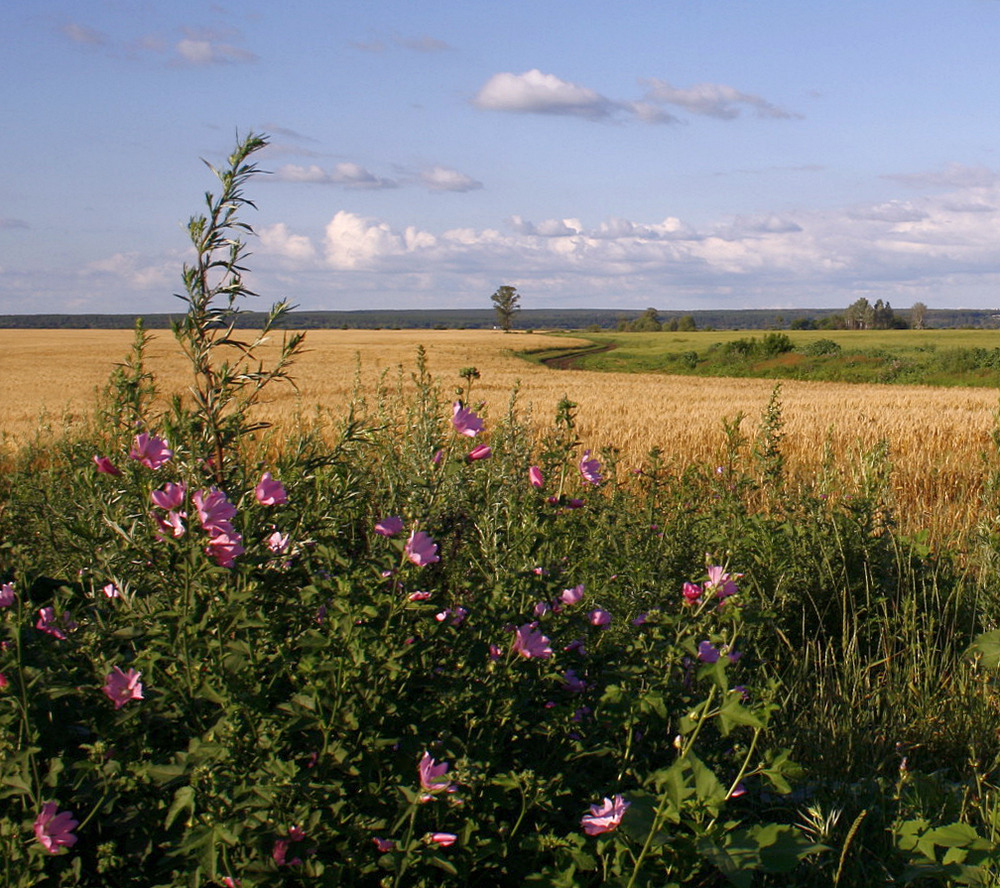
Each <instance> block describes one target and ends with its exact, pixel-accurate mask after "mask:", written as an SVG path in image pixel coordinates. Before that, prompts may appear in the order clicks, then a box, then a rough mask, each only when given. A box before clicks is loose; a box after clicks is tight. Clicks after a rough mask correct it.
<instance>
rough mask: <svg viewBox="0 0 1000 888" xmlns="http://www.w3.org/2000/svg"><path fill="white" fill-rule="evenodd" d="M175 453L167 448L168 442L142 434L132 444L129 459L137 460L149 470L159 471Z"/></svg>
mask: <svg viewBox="0 0 1000 888" xmlns="http://www.w3.org/2000/svg"><path fill="white" fill-rule="evenodd" d="M173 455H174V452H173V451H172V450H171V449H170V448H169V447H167V442H166V441H164V440H163V439H162V438H157V437H156V436H155V435H148V434H146V433H145V432H142V433H140V434H138V435H136V436H135V440H134V441H133V442H132V449H131V450H130V451H129V454H128V456H129V459H137V460H138V461H139V464H140V465H144V466H145V467H146V468H147V469H158V468H160V466H162V465H163V464H164V463H166V462H168V461H169V460H170V458H171V457H172V456H173Z"/></svg>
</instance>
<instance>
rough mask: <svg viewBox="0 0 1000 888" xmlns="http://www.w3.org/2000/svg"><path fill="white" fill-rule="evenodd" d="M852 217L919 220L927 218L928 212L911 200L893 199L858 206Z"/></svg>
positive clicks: (870, 220)
mask: <svg viewBox="0 0 1000 888" xmlns="http://www.w3.org/2000/svg"><path fill="white" fill-rule="evenodd" d="M850 216H851V218H852V219H859V220H863V221H869V222H889V223H892V224H897V223H900V222H919V221H920V220H921V219H925V218H927V213H926V212H924V211H923V210H921V209H918V208H917V207H915V206H914V205H913V204H911V203H910V202H909V201H899V200H892V201H889V202H888V203H882V204H877V205H875V206H868V207H858V208H857V209H854V210H852V211H851V212H850Z"/></svg>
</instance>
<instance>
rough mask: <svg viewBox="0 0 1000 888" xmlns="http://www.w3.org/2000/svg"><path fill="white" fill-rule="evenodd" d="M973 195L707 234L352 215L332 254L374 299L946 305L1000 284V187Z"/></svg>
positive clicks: (675, 222)
mask: <svg viewBox="0 0 1000 888" xmlns="http://www.w3.org/2000/svg"><path fill="white" fill-rule="evenodd" d="M972 193H974V194H975V195H976V198H977V200H979V201H980V202H981V206H982V208H981V209H979V210H977V211H976V212H968V211H966V210H965V209H963V208H962V204H963V201H964V200H965V199H966V198H967V197H968V194H967V193H965V192H955V193H953V194H949V195H945V196H943V197H941V198H938V199H928V200H926V201H923V202H922V203H921V204H920V205H919V206H918V205H915V204H911V203H909V202H906V201H898V200H897V201H888V202H886V203H884V204H880V205H876V206H859V207H845V208H840V209H836V210H829V211H822V212H819V211H817V212H812V213H801V212H800V213H781V214H778V213H774V214H761V215H759V216H745V217H736V218H734V219H733V220H731V221H728V222H720V223H718V224H716V225H715V226H711V227H707V228H705V229H702V230H697V229H695V228H693V227H692V226H690V225H687V224H685V223H684V222H683V221H681V220H680V219H678V218H676V217H667V218H666V219H664V220H662V221H660V222H653V223H650V222H644V221H639V220H631V219H626V218H621V217H611V218H608V219H605V220H603V221H601V222H599V223H597V224H596V225H589V226H588V225H584V224H583V223H582V222H581V221H580V220H579V219H569V218H566V219H559V218H551V219H545V220H542V221H539V222H534V221H532V220H529V219H526V218H524V217H522V216H513V217H511V218H510V220H509V229H508V232H507V233H501V232H499V231H497V230H494V229H490V228H486V229H477V228H469V227H465V228H453V229H450V230H447V231H444V232H442V233H440V234H435V233H432V232H430V231H427V230H424V229H420V228H418V227H416V226H410V227H408V228H406V229H405V230H403V231H402V232H400V231H398V230H395V229H393V228H392V227H391V226H390V225H389V224H387V223H386V222H384V221H381V220H376V219H365V218H362V217H360V216H358V215H355V214H353V213H348V212H339V213H337V214H336V216H334V217H333V219H332V220H331V222H330V223H329V225H328V226H327V228H326V237H325V241H324V256H325V261H326V267H327V268H328V269H330V271H331V272H332V273H333V274H335V275H336V273H338V272H344V271H349V272H351V274H352V277H351V278H350V280H351V282H353V283H352V284H351V285H352V286H353V285H355V284H356V285H357V286H359V287H362V286H364V287H370V288H371V289H373V290H375V289H377V287H376V282H379V281H380V282H382V284H383V285H384V286H387V287H395V286H396V285H397V284H399V283H400V282H401V281H402V279H403V276H414V277H407V279H408V280H411V281H415V280H417V278H419V279H420V281H421V282H422V283H420V284H419V287H421V288H424V287H426V288H427V289H428V290H433V289H435V288H437V289H438V290H440V291H441V292H442V293H443V292H444V291H445V290H446V289H447V286H448V284H447V283H446V282H447V281H448V280H451V279H454V281H455V282H454V283H453V284H452V287H453V289H455V290H457V291H463V290H465V289H467V288H468V287H469V285H470V284H469V282H471V281H478V280H491V279H493V278H496V279H501V278H503V277H505V276H509V273H510V269H516V270H517V274H518V276H519V279H520V280H522V281H523V283H524V287H525V288H527V289H536V290H537V291H538V292H540V293H541V292H544V294H545V295H544V296H543V297H542V298H544V299H546V300H548V302H547V304H557V303H558V300H559V299H561V298H570V297H572V298H573V299H574V300H576V301H575V304H584V303H586V304H591V305H598V304H600V305H605V306H610V305H614V304H615V298H617V297H615V296H614V295H613V294H623V295H622V298H625V294H628V293H634V294H637V295H636V296H635V298H638V299H640V300H641V301H642V302H643V303H646V304H663V301H664V299H666V300H667V302H666V304H668V305H676V306H678V307H683V306H684V305H688V306H690V305H692V304H694V303H693V302H692V300H701V299H705V298H709V297H712V296H713V294H716V295H717V296H718V298H719V299H726V300H729V299H730V298H733V300H734V301H733V302H732V303H731V304H734V305H735V304H745V305H754V304H765V305H768V304H776V301H777V302H781V303H783V304H788V305H793V304H814V305H815V304H824V305H830V306H837V305H841V304H844V305H846V304H849V303H850V302H851V301H853V299H854V298H857V296H856V295H853V294H862V295H866V294H868V293H869V292H876V291H879V290H881V291H882V298H886V297H892V298H895V299H897V300H898V299H900V298H903V299H910V300H914V299H922V300H923V301H925V302H929V304H937V305H942V304H948V303H949V300H953V299H956V298H958V297H956V296H955V295H954V294H953V292H952V291H948V290H947V289H946V288H947V286H948V282H949V281H955V280H956V279H957V278H958V277H961V278H962V279H963V280H964V281H965V282H966V283H965V284H964V286H971V284H970V283H969V282H970V281H975V282H978V283H977V284H976V285H977V286H979V287H980V288H982V289H983V290H984V291H985V290H986V289H987V287H992V286H994V283H995V279H996V278H997V276H998V273H997V269H998V268H1000V212H998V211H996V210H988V209H987V207H988V206H991V205H1000V187H998V188H997V189H996V190H995V191H994V192H993V193H988V194H982V193H981V190H975V191H974V192H972ZM955 206H958V207H959V209H957V210H956V209H955ZM461 281H464V282H465V283H464V284H463V283H461ZM391 282H395V283H391ZM344 286H345V287H346V286H347V284H345V285H344ZM414 286H417V285H416V284H414ZM726 293H729V294H737V295H738V298H739V299H742V300H743V301H742V302H737V301H735V300H736V298H737V297H730V296H726V295H725V294H726ZM852 297H853V298H852ZM761 300H767V301H766V302H761ZM817 300H820V302H817ZM950 304H954V303H950Z"/></svg>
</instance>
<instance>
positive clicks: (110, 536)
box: [0, 138, 1000, 888]
mask: <svg viewBox="0 0 1000 888" xmlns="http://www.w3.org/2000/svg"><path fill="white" fill-rule="evenodd" d="M260 144H262V143H261V142H260V140H255V139H253V138H250V139H248V140H247V141H246V142H244V143H242V144H241V146H240V148H239V149H238V150H237V152H236V153H235V154H234V157H233V159H232V161H231V164H232V165H231V168H230V169H229V170H227V171H222V172H221V173H220V179H221V182H222V196H221V197H220V198H219V199H218V200H216V199H213V198H211V197H210V200H209V212H208V214H207V215H206V216H202V217H196V218H195V219H194V220H192V225H191V228H190V230H191V234H192V239H193V241H194V242H195V246H196V252H197V256H198V260H197V262H196V263H195V264H194V265H193V266H191V267H189V268H186V269H185V278H184V279H185V284H186V290H187V296H186V299H187V303H188V311H187V313H186V315H185V317H184V319H183V320H182V321H180V322H178V324H177V325H176V327H175V335H176V336H177V340H178V344H179V346H180V347H181V348H182V349H183V350H184V352H185V354H187V355H188V357H189V358H190V363H191V369H192V391H193V392H194V393H195V394H194V395H193V396H192V397H191V398H189V399H183V400H182V399H177V400H175V401H174V402H173V403H171V404H169V405H162V403H161V402H160V401H159V400H158V399H157V398H156V380H155V379H154V378H152V377H151V376H150V374H149V373H148V372H147V371H146V369H145V363H144V347H145V342H146V339H145V335H144V332H143V331H142V330H141V329H139V330H138V331H137V333H136V340H135V345H134V348H133V351H132V353H131V354H130V355H129V356H127V358H125V359H124V360H123V362H122V365H121V366H120V367H119V368H118V369H117V370H116V373H115V375H114V376H113V378H112V379H111V380H110V382H109V386H108V388H107V391H106V393H105V395H104V397H103V399H102V402H101V404H100V405H99V408H98V410H97V412H96V413H95V420H94V423H93V426H92V428H91V429H90V430H89V431H88V432H87V433H85V434H78V435H77V436H75V437H67V438H62V439H58V440H52V439H51V438H49V437H41V436H40V437H39V440H38V441H37V442H36V443H35V444H34V445H33V446H30V447H28V448H25V449H22V450H20V451H18V452H16V453H10V454H8V455H6V457H5V460H4V463H3V465H2V471H0V628H2V633H3V637H2V646H0V675H2V681H0V747H2V748H0V751H2V757H0V861H2V862H0V868H2V872H3V880H4V884H6V885H12V886H13V885H16V886H29V885H37V884H53V885H56V884H58V885H82V886H135V888H148V886H160V885H162V886H182V885H184V886H187V885H191V886H196V885H225V886H229V888H232V886H235V885H240V886H243V888H248V886H254V885H279V884H282V885H300V884H301V885H304V884H309V885H329V886H334V885H337V886H340V885H356V886H366V885H372V886H375V885H393V886H402V885H408V886H409V885H414V886H430V885H435V886H437V885H456V886H457V885H496V886H521V885H532V884H538V885H557V886H567V888H568V886H591V885H594V886H596V885H612V884H613V885H622V886H650V888H652V886H662V885H717V884H732V885H735V886H749V885H752V884H761V885H782V886H813V885H815V886H819V885H823V886H826V885H831V884H833V885H842V886H871V885H877V884H886V885H889V884H893V885H894V884H917V883H919V884H956V885H972V884H992V883H993V880H995V878H996V874H997V871H998V864H1000V836H998V824H1000V806H998V787H997V785H996V778H997V769H998V767H1000V738H998V734H997V731H996V728H995V726H996V720H997V715H998V707H997V696H996V688H995V674H996V668H997V663H998V660H1000V643H998V640H997V634H996V633H995V632H994V631H993V630H995V629H996V626H997V622H998V616H1000V598H998V596H997V591H996V590H997V589H998V588H1000V575H998V574H1000V559H997V557H996V547H997V544H998V543H1000V526H998V525H997V519H996V518H995V517H994V516H996V515H997V514H998V513H1000V471H998V470H997V469H996V460H997V454H995V453H994V454H990V455H988V456H987V462H985V463H984V471H986V472H987V473H988V483H987V484H986V485H985V488H984V490H985V492H984V494H983V502H982V514H983V516H984V517H983V521H982V524H981V526H980V528H979V535H978V537H977V538H976V540H975V541H974V542H973V543H972V544H971V545H969V546H967V547H966V548H965V549H963V550H958V549H949V548H945V547H942V548H938V549H933V550H932V549H931V548H930V546H929V545H928V542H927V537H926V535H923V534H921V533H919V532H917V533H910V535H908V536H904V535H902V534H900V533H899V532H898V530H897V528H896V524H895V521H894V502H893V495H892V489H891V486H890V484H889V483H888V459H887V454H886V452H885V450H884V449H883V448H879V447H877V448H875V449H874V450H871V451H870V452H867V453H864V454H861V455H859V457H858V459H857V460H855V461H854V462H853V463H852V464H851V465H838V464H836V463H835V462H834V461H833V460H832V459H829V460H827V461H826V463H825V464H824V466H823V467H822V469H821V470H820V471H818V472H817V473H816V474H815V475H814V476H813V477H811V478H809V479H807V480H805V481H799V482H793V481H792V480H791V479H790V478H789V477H788V476H787V475H786V473H785V469H784V458H783V454H782V428H783V423H782V416H781V402H780V397H779V393H778V391H777V390H776V391H775V396H774V397H773V398H772V400H771V403H770V404H769V406H768V408H767V410H766V412H765V413H764V415H763V416H762V417H761V418H760V424H759V427H758V430H757V432H756V434H754V435H753V436H752V437H751V438H746V437H744V436H743V435H742V434H741V433H740V431H739V425H738V424H734V423H727V424H726V433H727V436H726V446H725V447H724V449H723V450H722V451H721V452H720V454H719V457H718V459H717V460H716V461H713V463H712V464H710V465H706V466H702V467H695V468H692V469H690V470H687V471H685V472H683V473H678V472H676V471H674V470H673V469H672V467H671V466H669V465H665V464H664V463H663V461H662V460H661V458H660V455H659V454H658V453H657V452H655V451H653V452H650V453H649V455H648V458H647V460H646V462H645V464H644V465H643V467H642V468H641V470H640V471H639V472H636V473H628V474H627V475H626V474H623V473H620V472H619V470H618V466H617V461H616V454H615V452H614V450H613V449H608V450H605V451H603V452H602V453H600V454H593V453H591V452H589V451H587V450H584V449H583V446H584V445H583V442H581V441H580V440H579V439H578V436H577V425H576V414H575V407H574V405H573V404H572V402H570V401H569V400H566V401H564V402H563V403H562V404H561V405H560V407H559V410H558V413H557V415H556V416H555V417H554V418H553V421H552V423H551V426H550V428H549V430H548V432H547V434H545V435H544V436H543V438H542V439H541V440H537V439H536V438H535V436H534V434H533V433H532V429H531V426H530V425H529V424H528V422H527V417H525V416H524V415H523V413H522V411H521V410H520V408H519V405H518V401H517V398H516V395H512V398H511V401H510V405H509V408H508V410H507V411H506V412H505V413H504V414H503V415H500V416H489V415H485V414H484V412H483V411H482V410H481V408H480V407H479V406H478V404H477V401H476V388H475V387H476V381H477V378H478V372H477V371H476V369H475V368H473V367H469V368H466V369H465V370H463V371H462V372H461V373H460V374H459V376H458V377H457V378H455V379H450V380H435V379H433V378H432V377H431V376H430V374H429V373H428V372H427V369H426V366H425V364H424V361H423V358H422V356H421V355H420V354H419V353H418V354H417V356H416V358H415V367H414V379H413V381H414V383H415V386H416V396H415V397H414V396H410V395H408V394H407V393H406V392H405V391H404V386H403V380H402V379H399V380H397V381H395V382H393V381H392V380H383V382H382V384H381V385H380V386H379V388H378V390H377V391H376V392H374V393H371V394H370V395H369V396H367V397H362V396H360V395H359V397H358V398H357V399H356V400H355V403H354V404H353V406H352V410H351V411H350V414H349V416H348V418H347V419H346V420H345V421H344V423H343V424H342V425H341V426H340V427H338V428H336V429H324V428H320V427H312V426H309V425H308V424H306V423H303V424H302V426H301V428H300V430H299V432H298V433H297V434H294V435H291V436H286V437H284V438H283V439H281V440H280V441H279V440H276V439H273V438H269V437H267V436H266V434H264V432H263V430H261V429H259V428H255V427H254V425H253V422H252V415H251V414H249V413H248V412H247V408H248V407H249V406H251V405H252V404H253V402H254V400H255V399H256V398H257V397H258V394H259V392H260V391H261V390H262V388H263V387H265V386H268V385H271V384H274V383H280V382H282V381H283V380H284V379H285V378H286V377H287V376H288V374H289V373H291V372H292V371H293V370H294V358H295V355H296V350H297V348H298V347H299V345H300V341H299V340H297V339H295V338H290V339H289V340H287V341H286V347H285V348H284V349H283V350H282V352H281V356H280V358H279V360H278V362H277V363H276V364H275V365H273V366H270V367H264V366H262V365H261V364H260V363H259V362H257V361H256V360H255V354H256V344H255V342H254V341H241V340H240V339H239V337H238V335H237V334H236V333H235V332H234V329H233V327H232V326H231V324H230V323H229V322H230V321H231V320H232V318H233V312H235V311H238V304H239V301H240V300H241V299H242V298H243V297H244V296H245V295H246V292H245V291H244V290H243V288H242V282H241V280H240V278H239V265H240V261H241V257H242V247H241V245H240V243H239V241H238V240H236V241H235V244H234V240H233V237H234V234H235V233H238V232H239V231H240V230H242V229H241V228H240V227H239V226H238V225H237V219H236V212H237V211H238V210H240V209H241V208H242V206H243V203H244V202H245V201H244V200H243V198H242V196H241V191H240V189H241V186H242V185H243V184H244V182H245V181H246V180H247V179H248V178H249V177H250V176H251V175H252V173H253V165H252V164H251V163H250V162H249V160H248V158H249V156H250V155H251V153H252V152H253V151H254V150H256V148H257V147H259V146H260ZM227 256H228V258H226V257H227ZM213 263H218V264H213ZM208 268H215V269H217V270H218V269H221V272H220V274H218V275H216V277H215V278H213V279H215V280H217V283H216V284H215V285H214V286H211V285H210V284H209V279H210V278H209V276H207V275H205V274H203V273H202V272H203V271H204V270H206V269H208ZM284 308H285V307H284V306H282V305H278V306H276V307H275V309H274V310H272V312H271V313H270V314H269V318H270V319H271V320H272V321H274V322H275V323H276V322H277V321H278V320H279V319H280V316H281V315H282V313H283V311H284ZM222 356H228V357H227V359H223V358H222ZM262 435H263V437H262ZM998 441H1000V438H998Z"/></svg>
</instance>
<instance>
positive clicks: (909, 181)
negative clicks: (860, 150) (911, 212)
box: [882, 163, 1000, 189]
mask: <svg viewBox="0 0 1000 888" xmlns="http://www.w3.org/2000/svg"><path fill="white" fill-rule="evenodd" d="M882 178H884V179H891V180H892V181H894V182H900V183H902V184H903V185H908V186H910V187H912V188H935V189H940V188H990V187H992V186H994V185H996V184H997V182H998V181H1000V177H998V175H997V173H996V172H995V171H994V170H991V169H990V168H989V167H984V166H966V165H965V164H961V163H950V164H948V165H947V166H945V168H944V169H942V170H934V171H928V172H922V173H892V174H890V175H886V176H883V177H882Z"/></svg>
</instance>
